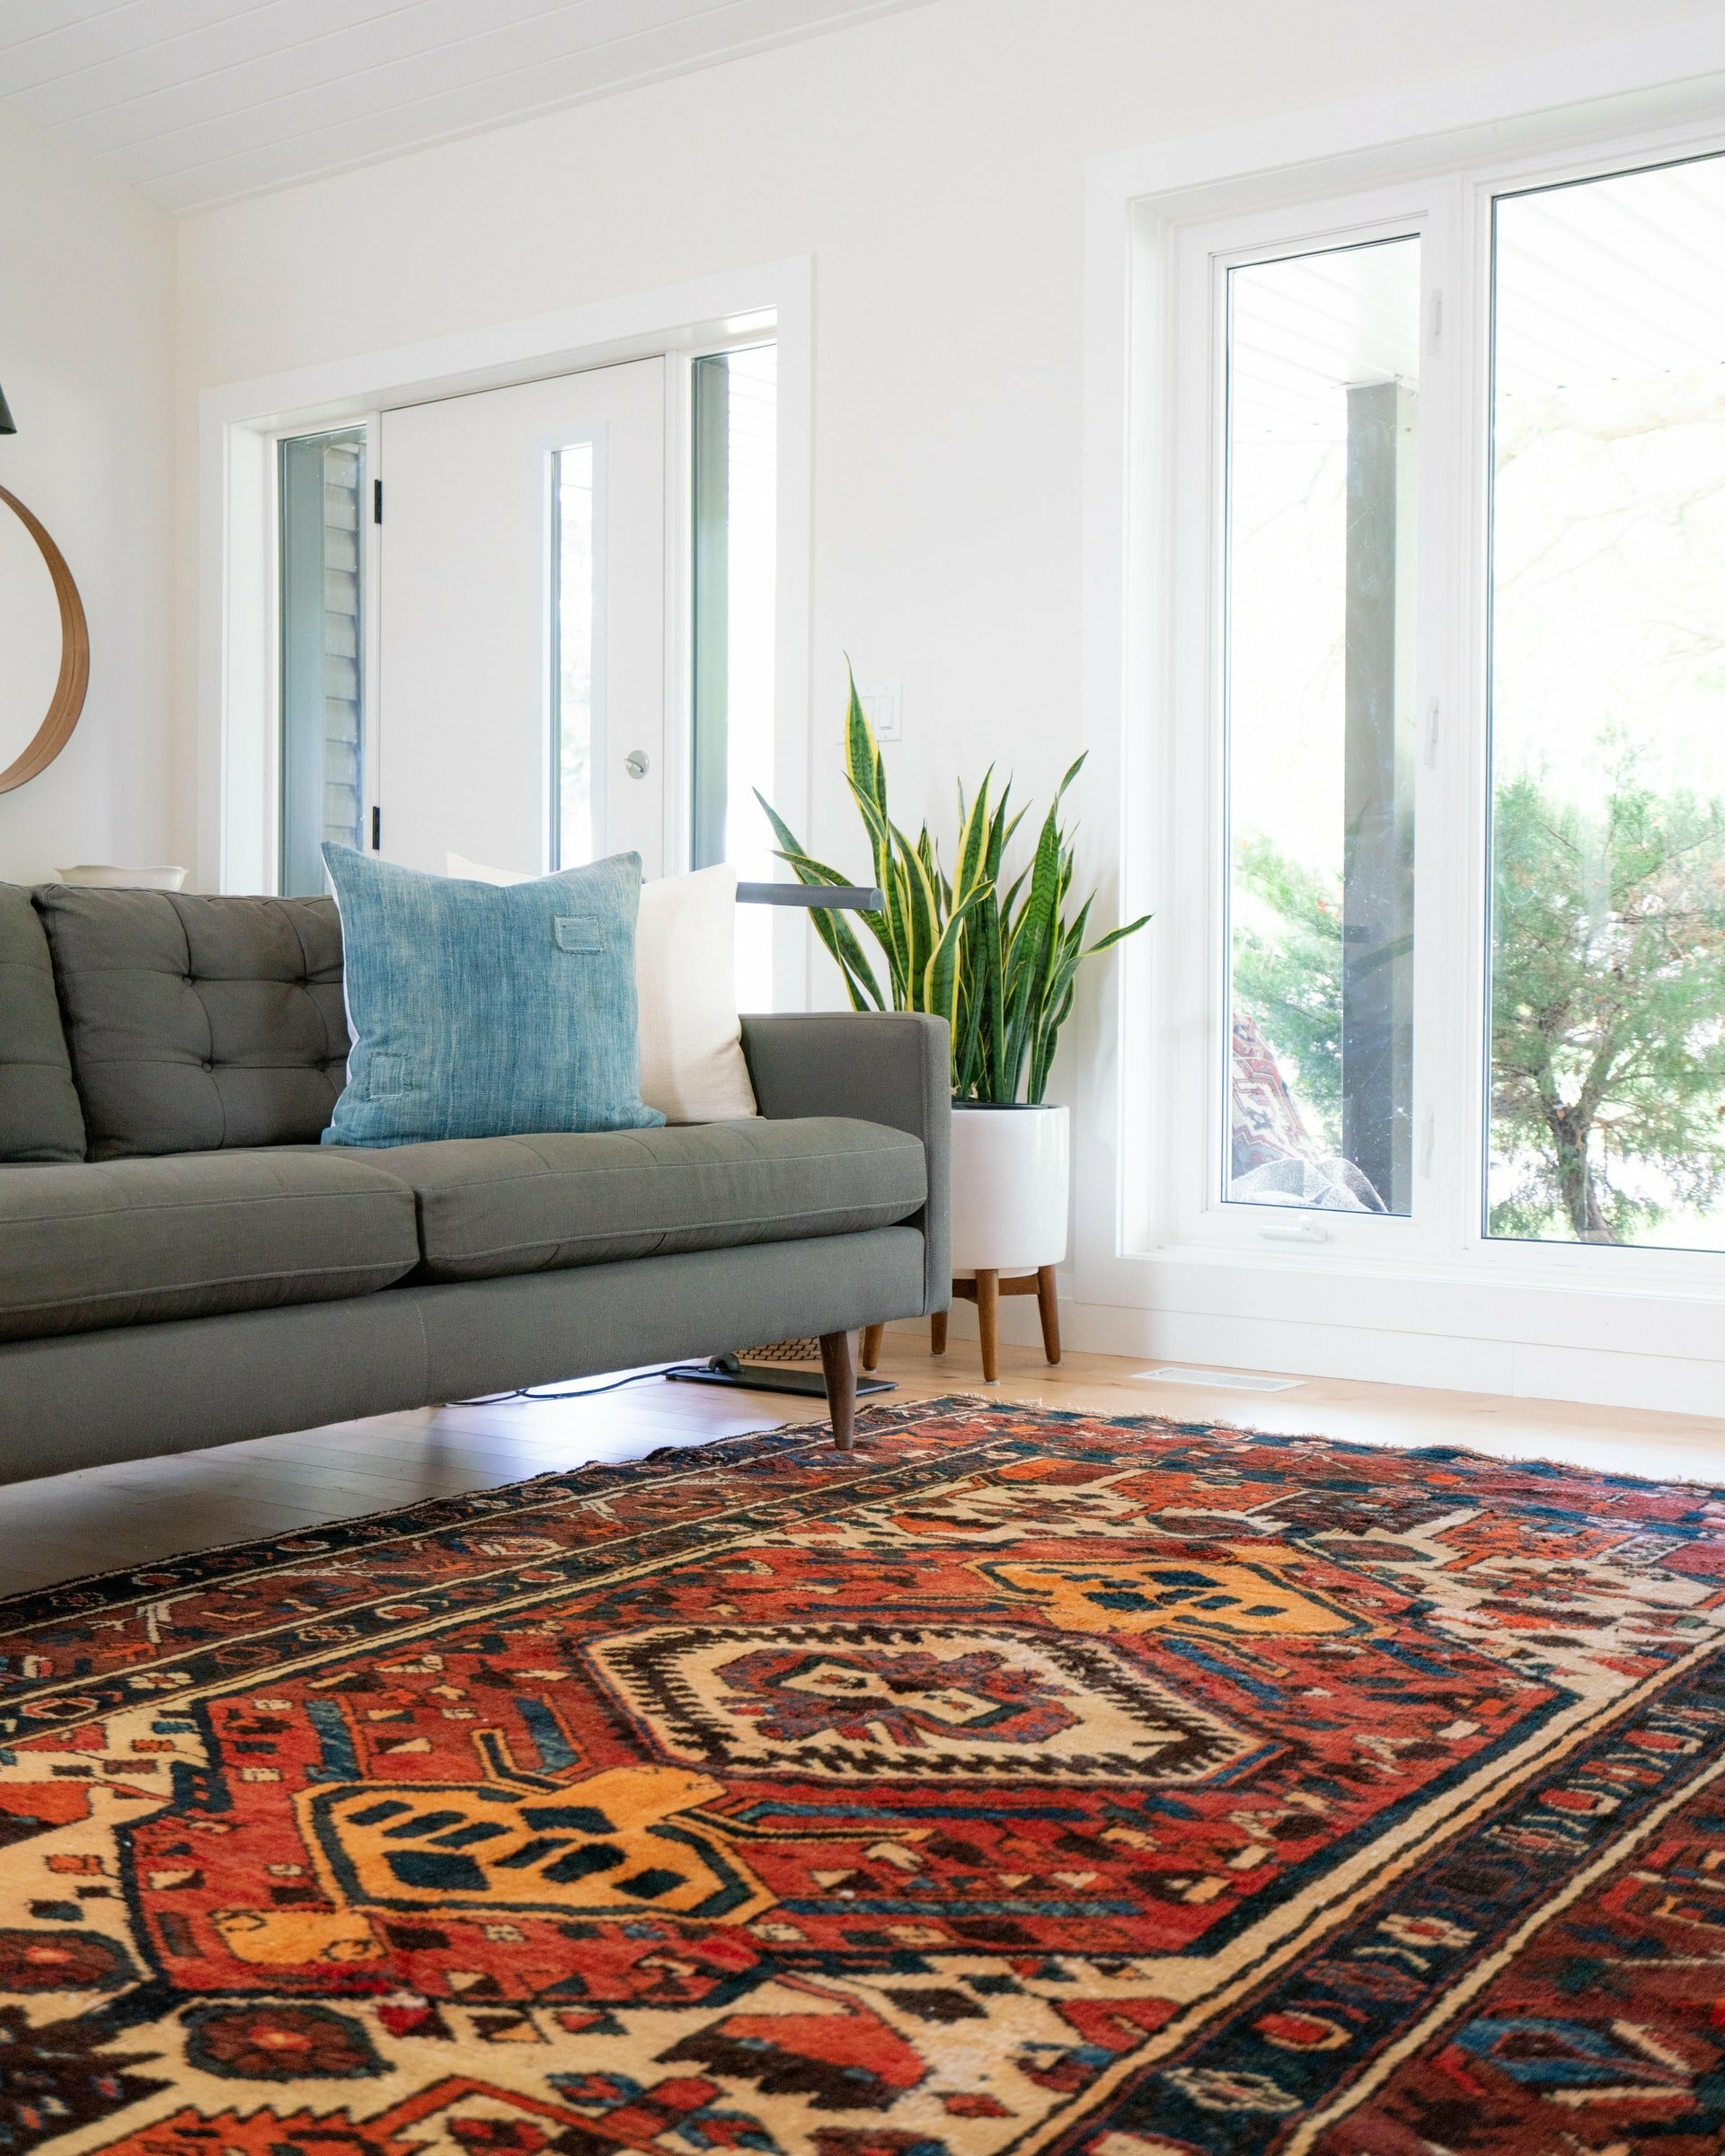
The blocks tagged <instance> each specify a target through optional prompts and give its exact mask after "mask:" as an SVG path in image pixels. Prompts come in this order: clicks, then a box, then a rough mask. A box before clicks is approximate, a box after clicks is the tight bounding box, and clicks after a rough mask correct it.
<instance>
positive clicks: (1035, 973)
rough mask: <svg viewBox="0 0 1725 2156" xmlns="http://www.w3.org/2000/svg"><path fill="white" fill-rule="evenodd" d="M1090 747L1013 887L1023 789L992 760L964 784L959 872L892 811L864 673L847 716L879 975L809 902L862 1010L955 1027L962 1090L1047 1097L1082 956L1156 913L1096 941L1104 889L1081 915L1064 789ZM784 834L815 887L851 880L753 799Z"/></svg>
mask: <svg viewBox="0 0 1725 2156" xmlns="http://www.w3.org/2000/svg"><path fill="white" fill-rule="evenodd" d="M1083 766H1084V757H1083V756H1080V757H1079V758H1078V760H1077V762H1076V763H1075V764H1073V766H1072V768H1071V769H1070V770H1069V771H1068V772H1067V773H1066V777H1065V778H1064V779H1062V780H1061V782H1060V784H1059V787H1058V788H1057V791H1056V793H1055V797H1054V800H1053V801H1052V802H1051V803H1050V805H1049V808H1048V814H1047V815H1046V816H1045V817H1044V818H1043V819H1042V823H1041V826H1040V828H1039V831H1038V833H1037V839H1036V845H1035V850H1034V852H1033V853H1032V854H1031V859H1030V862H1029V863H1028V864H1027V865H1026V866H1025V867H1024V868H1023V869H1022V870H1020V872H1019V873H1018V874H1017V876H1015V877H1014V878H1013V881H1012V882H1011V883H1010V884H1007V885H1005V886H1004V888H1003V886H1002V874H1003V862H1004V859H1005V855H1006V851H1007V848H1008V847H1009V846H1010V845H1011V844H1012V841H1013V835H1014V834H1015V833H1016V831H1017V830H1018V827H1019V826H1020V824H1021V823H1022V821H1023V819H1024V817H1025V815H1026V813H1027V811H1026V810H1024V809H1022V808H1021V809H1020V810H1019V811H1018V813H1017V814H1016V815H1013V814H1012V813H1011V795H1012V786H1011V783H1010V782H1008V784H1006V785H1005V786H1004V787H1003V788H1002V789H1001V790H1000V792H999V795H998V797H996V796H995V789H994V778H995V774H994V772H993V770H992V768H991V769H990V770H989V772H988V773H986V776H985V777H984V779H983V782H982V784H981V785H980V786H979V787H978V788H977V792H976V798H975V799H974V800H971V801H969V802H967V801H966V800H965V795H964V790H963V788H962V787H960V791H959V835H958V844H957V845H956V847H955V849H954V852H953V855H952V868H951V873H950V874H949V873H948V871H947V870H946V868H945V866H944V864H943V863H942V859H941V855H940V851H939V849H938V847H937V846H936V844H935V842H934V841H933V838H932V837H931V836H930V835H929V829H928V826H927V824H926V823H924V825H923V827H922V829H921V830H920V831H919V832H918V833H917V835H916V838H915V840H912V839H910V838H908V837H907V835H906V834H905V833H904V832H903V831H902V830H901V829H900V828H899V827H898V825H897V824H895V823H894V822H893V820H892V818H891V817H890V815H889V813H888V808H887V780H886V772H885V769H884V767H883V766H882V764H881V760H880V743H879V742H878V741H877V740H876V739H875V738H874V729H873V728H872V727H871V725H870V724H869V720H868V715H867V713H866V712H865V711H863V709H862V702H861V700H860V699H859V697H858V696H857V694H856V684H855V681H854V680H853V681H852V683H851V692H850V710H849V712H848V715H847V717H846V720H845V774H846V777H847V778H848V780H849V782H850V789H851V796H852V799H853V800H854V801H855V803H856V806H857V809H858V812H859V814H860V815H861V817H862V826H863V830H864V832H865V834H866V835H867V838H868V843H869V849H870V853H871V858H872V862H873V881H874V883H875V884H876V885H877V886H878V887H879V888H880V892H881V894H882V896H883V897H885V900H886V905H885V906H884V908H882V909H881V910H880V911H879V912H876V913H865V914H862V915H859V916H858V917H859V918H860V919H861V921H862V925H863V928H864V929H865V931H866V932H868V934H869V935H871V937H872V938H873V940H874V941H875V943H876V944H877V945H878V946H879V948H880V954H881V957H882V959H883V960H884V963H885V971H886V985H885V986H884V988H883V987H882V985H881V983H880V977H879V976H878V975H877V974H876V972H875V968H874V966H873V965H872V964H871V961H870V959H869V956H868V954H867V952H866V951H865V950H864V948H863V944H862V938H861V937H860V936H859V935H858V934H857V932H856V931H855V929H854V928H853V927H852V926H851V923H850V921H849V919H848V918H847V917H846V916H845V915H844V914H842V913H837V912H835V911H833V910H831V909H830V908H827V907H822V906H816V907H813V908H811V909H810V913H809V918H810V919H811V920H812V921H813V923H814V924H815V928H816V930H817V932H818V934H819V936H820V940H821V941H822V942H823V943H825V945H826V946H827V950H828V951H829V952H830V953H831V954H832V957H833V959H834V960H835V961H836V964H837V967H838V969H839V971H840V973H841V974H842V975H843V976H844V978H845V988H846V989H847V990H848V992H849V994H850V999H851V1003H852V1007H853V1008H854V1009H855V1010H858V1011H868V1010H875V1011H884V1010H889V1009H890V1010H894V1011H928V1012H933V1013H935V1015H937V1016H938V1017H941V1018H943V1019H945V1020H946V1021H947V1022H948V1024H949V1025H950V1026H951V1032H952V1091H953V1093H954V1095H955V1096H956V1097H957V1098H958V1099H960V1100H984V1101H996V1102H1011V1101H1016V1100H1020V1099H1021V1098H1022V1099H1023V1100H1028V1101H1031V1102H1039V1101H1040V1100H1042V1098H1043V1096H1044V1094H1045V1092H1046V1091H1047V1089H1048V1073H1049V1070H1050V1069H1051V1068H1052V1066H1053V1063H1054V1051H1055V1048H1056V1046H1057V1043H1058V1040H1059V1038H1060V1029H1061V1027H1062V1026H1063V1025H1065V1023H1066V1019H1067V1016H1068V1015H1069V1013H1070V1012H1071V1010H1072V1000H1073V987H1074V982H1075V976H1076V974H1077V971H1078V968H1079V966H1080V964H1081V963H1082V962H1083V960H1084V959H1089V958H1093V957H1094V956H1095V955H1096V953H1097V952H1098V951H1101V950H1107V949H1108V948H1109V946H1110V944H1112V943H1118V942H1119V941H1121V940H1122V939H1123V938H1124V937H1127V936H1129V935H1132V934H1135V933H1136V932H1137V930H1139V929H1140V928H1142V927H1143V926H1144V924H1145V922H1146V921H1147V920H1148V919H1149V917H1150V916H1149V915H1147V914H1146V915H1141V916H1140V917H1139V919H1137V920H1136V921H1133V922H1130V923H1128V924H1127V926H1125V927H1124V928H1115V929H1110V931H1109V932H1108V933H1107V934H1106V935H1103V936H1099V937H1098V938H1097V939H1096V941H1094V942H1093V943H1091V944H1088V945H1086V943H1085V941H1084V935H1085V932H1086V930H1087V929H1088V927H1089V923H1090V912H1091V907H1092V904H1093V903H1094V900H1093V897H1092V898H1086V899H1085V900H1084V904H1083V905H1082V906H1079V907H1078V908H1077V910H1076V911H1075V912H1072V911H1070V910H1069V909H1070V906H1071V899H1072V885H1073V851H1072V842H1071V837H1070V835H1069V833H1068V832H1067V831H1066V829H1065V828H1064V826H1062V824H1061V821H1060V805H1061V802H1062V800H1064V798H1065V796H1066V789H1067V788H1068V787H1069V786H1070V785H1071V784H1072V782H1073V781H1074V780H1075V778H1076V777H1077V776H1078V773H1079V772H1080V771H1081V770H1082V768H1083ZM756 799H757V800H759V801H760V804H761V807H762V808H764V809H765V811H766V815H767V817H768V819H769V821H770V822H771V824H772V826H773V829H774V834H775V835H776V836H777V838H778V842H779V853H780V858H781V859H782V860H783V861H786V862H789V863H790V864H791V866H792V869H793V870H795V871H796V874H797V877H798V879H799V880H800V881H801V882H802V883H805V884H810V885H819V884H848V883H851V882H852V881H853V880H854V879H852V878H851V877H849V876H845V875H841V874H840V872H839V871H838V870H836V869H833V868H829V867H828V866H827V864H826V862H820V861H817V860H816V859H815V858H814V857H813V856H812V855H811V854H810V853H809V852H808V851H807V850H806V848H804V847H803V846H802V845H801V844H799V842H798V840H797V838H796V837H795V835H794V834H793V833H792V830H791V829H790V826H788V825H787V824H786V823H785V821H784V819H783V817H781V816H780V815H779V814H778V813H777V811H776V810H775V809H774V808H773V806H772V804H771V803H770V802H769V801H767V800H766V799H765V797H764V796H762V795H759V794H757V795H756Z"/></svg>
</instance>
